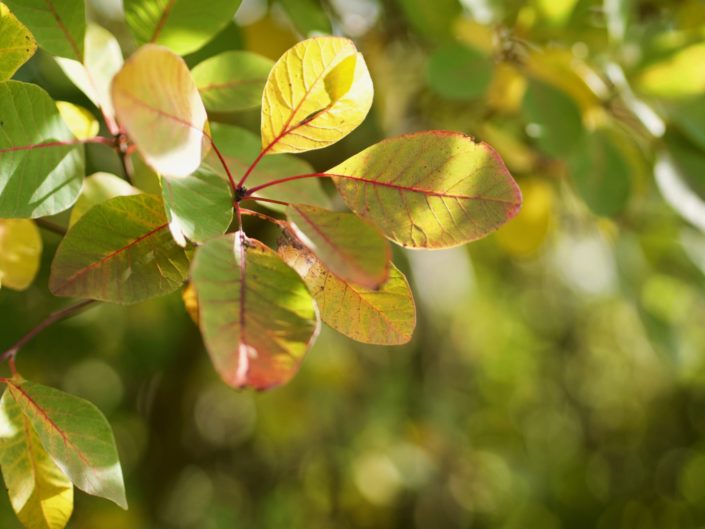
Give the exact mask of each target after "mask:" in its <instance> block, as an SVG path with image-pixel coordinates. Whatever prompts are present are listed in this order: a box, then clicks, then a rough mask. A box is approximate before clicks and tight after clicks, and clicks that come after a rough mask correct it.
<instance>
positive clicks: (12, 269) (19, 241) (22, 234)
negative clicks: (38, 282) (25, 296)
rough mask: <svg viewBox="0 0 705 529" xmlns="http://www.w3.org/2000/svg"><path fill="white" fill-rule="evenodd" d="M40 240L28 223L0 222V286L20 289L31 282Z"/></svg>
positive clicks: (37, 262)
mask: <svg viewBox="0 0 705 529" xmlns="http://www.w3.org/2000/svg"><path fill="white" fill-rule="evenodd" d="M41 255H42V238H41V236H40V234H39V230H38V229H37V227H36V226H35V225H34V222H32V221H31V220H25V219H0V287H8V288H12V289H14V290H24V289H26V288H27V287H29V285H31V284H32V281H34V277H35V276H36V275H37V271H38V270H39V259H40V257H41Z"/></svg>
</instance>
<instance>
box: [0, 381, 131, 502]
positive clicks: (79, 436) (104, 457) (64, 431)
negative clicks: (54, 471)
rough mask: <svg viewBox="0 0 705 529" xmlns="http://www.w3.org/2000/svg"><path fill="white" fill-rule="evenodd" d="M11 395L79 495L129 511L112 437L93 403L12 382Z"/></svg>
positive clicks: (33, 385)
mask: <svg viewBox="0 0 705 529" xmlns="http://www.w3.org/2000/svg"><path fill="white" fill-rule="evenodd" d="M7 391H8V392H9V394H10V395H11V396H12V398H14V400H15V402H16V403H17V406H18V407H19V408H20V410H21V411H22V414H23V415H24V416H25V417H27V419H28V420H29V423H30V424H31V425H32V427H33V428H34V430H35V431H36V433H37V436H38V437H39V440H40V441H41V443H42V446H43V447H44V450H46V451H47V453H48V454H49V455H50V456H51V458H52V459H53V460H54V462H55V463H56V465H57V466H58V467H59V468H60V469H61V471H62V472H63V473H64V474H66V476H68V477H69V479H71V481H72V482H73V484H74V485H75V486H76V487H78V488H79V489H81V490H83V491H84V492H87V493H88V494H92V495H94V496H100V497H102V498H107V499H109V500H111V501H113V502H115V503H116V504H117V505H119V506H120V507H122V508H123V509H127V500H126V499H125V485H124V483H123V479H122V469H121V468H120V460H119V459H118V453H117V448H116V446H115V439H114V438H113V432H112V430H111V429H110V425H109V424H108V421H107V420H106V419H105V417H104V416H103V414H102V413H101V412H100V411H99V410H98V408H96V407H95V406H94V405H93V404H91V403H90V402H88V401H86V400H83V399H80V398H78V397H74V396H73V395H69V394H68V393H64V392H62V391H59V390H57V389H53V388H49V387H46V386H42V385H40V384H35V383H34V382H28V381H24V380H18V379H16V378H13V379H11V380H9V381H8V382H7Z"/></svg>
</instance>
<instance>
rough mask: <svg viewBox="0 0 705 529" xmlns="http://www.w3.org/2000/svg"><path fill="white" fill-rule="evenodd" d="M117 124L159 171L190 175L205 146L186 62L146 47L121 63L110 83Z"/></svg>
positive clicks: (202, 113) (203, 119)
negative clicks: (121, 66)
mask: <svg viewBox="0 0 705 529" xmlns="http://www.w3.org/2000/svg"><path fill="white" fill-rule="evenodd" d="M111 93H112V98H113V105H114V107H115V113H116V115H117V118H118V121H119V122H120V124H121V125H122V126H123V127H124V128H125V130H126V131H127V134H128V135H129V136H130V138H131V139H132V141H134V142H135V145H137V149H138V150H139V151H140V153H141V154H142V157H143V158H144V160H145V161H146V162H147V163H148V164H149V165H150V166H151V167H152V168H153V169H154V170H155V171H157V172H158V173H161V174H163V175H168V176H188V175H190V174H191V173H193V172H194V171H195V170H196V169H198V166H199V165H200V164H201V160H202V158H203V156H204V155H205V154H206V150H207V147H208V146H209V145H210V138H209V136H208V121H207V120H208V116H207V115H206V109H205V107H204V106H203V102H202V101H201V96H200V94H199V93H198V88H197V87H196V83H195V82H194V80H193V78H192V77H191V73H190V72H189V69H188V67H187V66H186V63H185V62H184V60H183V59H182V58H181V57H179V56H178V55H176V54H174V53H173V52H171V51H169V50H168V49H167V48H164V47H162V46H157V45H154V44H148V45H146V46H143V47H142V48H140V49H139V50H138V51H137V52H136V53H135V54H134V55H133V56H132V57H131V58H130V59H128V60H127V61H126V62H125V65H124V66H123V68H122V70H120V72H119V73H118V74H117V75H116V76H115V78H114V79H113V84H112V90H111Z"/></svg>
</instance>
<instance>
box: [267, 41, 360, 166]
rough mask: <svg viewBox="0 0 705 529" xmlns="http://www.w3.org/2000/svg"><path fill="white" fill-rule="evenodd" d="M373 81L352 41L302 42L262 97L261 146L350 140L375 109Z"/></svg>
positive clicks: (300, 147) (305, 146)
mask: <svg viewBox="0 0 705 529" xmlns="http://www.w3.org/2000/svg"><path fill="white" fill-rule="evenodd" d="M372 95H373V89H372V80H371V79H370V74H369V72H368V71H367V66H366V65H365V60H364V59H363V58H362V55H361V54H360V53H358V51H357V49H356V48H355V45H354V44H353V43H352V41H350V40H348V39H344V38H340V37H317V38H313V39H308V40H305V41H303V42H299V43H298V44H296V45H295V46H294V47H293V48H291V49H290V50H288V51H287V52H286V53H284V55H282V56H281V58H280V59H279V60H278V61H277V63H276V64H275V65H274V68H272V71H271V72H270V74H269V77H268V79H267V84H266V85H265V87H264V94H263V96H262V147H263V148H264V149H265V150H266V151H267V152H270V153H276V152H303V151H310V150H312V149H321V148H323V147H326V146H328V145H330V144H332V143H335V142H336V141H338V140H340V139H342V138H343V137H345V136H347V135H348V134H349V133H350V132H351V131H352V130H354V129H355V128H356V127H357V126H358V125H359V124H360V123H362V121H363V120H364V119H365V116H366V115H367V112H368V111H369V110H370V106H371V105H372Z"/></svg>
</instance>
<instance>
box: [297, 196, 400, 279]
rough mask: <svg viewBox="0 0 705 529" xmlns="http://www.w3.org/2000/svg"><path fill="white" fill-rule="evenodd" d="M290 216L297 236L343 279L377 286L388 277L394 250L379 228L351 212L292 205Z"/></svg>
mask: <svg viewBox="0 0 705 529" xmlns="http://www.w3.org/2000/svg"><path fill="white" fill-rule="evenodd" d="M287 216H288V217H289V222H290V223H291V227H292V230H293V232H294V235H295V236H296V238H297V239H299V240H300V241H301V243H302V244H303V245H304V246H306V247H307V248H308V249H309V250H311V251H312V252H313V253H314V254H316V256H317V257H318V258H319V259H320V260H321V261H322V262H323V263H324V264H325V266H326V267H327V268H328V269H329V270H330V271H331V272H333V273H334V274H335V275H337V276H338V277H340V278H341V279H343V280H345V281H348V282H351V283H356V284H358V285H362V286H365V287H367V288H377V287H379V286H380V285H381V284H382V283H384V282H385V281H386V280H387V277H388V276H389V265H390V259H391V250H390V248H389V244H388V243H387V241H386V240H385V239H384V236H383V235H382V234H381V233H380V231H379V230H378V229H377V228H376V227H375V226H373V225H372V224H370V223H368V222H365V221H364V220H362V219H360V218H359V217H358V216H356V215H353V214H352V213H345V212H338V211H328V210H326V209H321V208H318V207H315V206H306V205H303V204H292V205H291V206H289V208H287Z"/></svg>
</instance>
